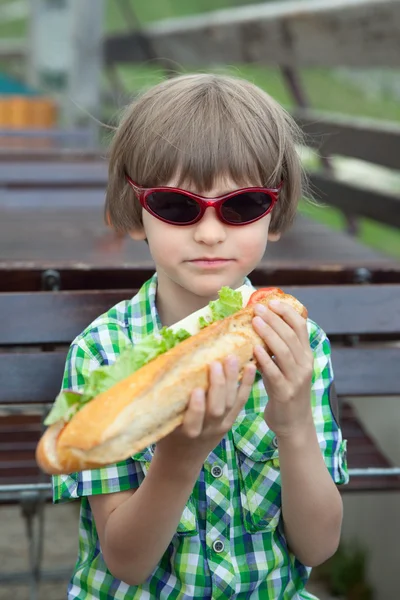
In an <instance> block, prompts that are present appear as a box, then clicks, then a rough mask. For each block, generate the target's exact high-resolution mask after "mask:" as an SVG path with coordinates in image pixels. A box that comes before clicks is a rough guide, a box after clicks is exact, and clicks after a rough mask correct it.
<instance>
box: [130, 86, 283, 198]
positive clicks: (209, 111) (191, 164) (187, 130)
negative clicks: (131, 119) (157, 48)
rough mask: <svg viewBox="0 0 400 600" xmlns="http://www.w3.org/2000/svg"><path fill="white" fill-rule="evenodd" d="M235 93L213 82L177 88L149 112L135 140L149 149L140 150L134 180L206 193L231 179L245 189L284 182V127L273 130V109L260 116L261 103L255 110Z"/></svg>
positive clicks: (136, 150) (247, 101)
mask: <svg viewBox="0 0 400 600" xmlns="http://www.w3.org/2000/svg"><path fill="white" fill-rule="evenodd" d="M171 91H172V90H171ZM179 92H180V93H179ZM182 92H183V93H182ZM229 92H231V93H229ZM232 92H233V90H227V89H226V86H225V87H222V86H219V85H218V81H217V80H216V81H215V82H213V85H210V80H209V79H207V81H205V82H204V85H203V86H201V85H200V86H199V85H197V86H196V87H195V88H192V89H191V90H187V89H186V90H176V96H175V97H173V96H172V98H171V101H170V102H168V101H167V102H165V103H164V105H163V106H157V111H154V112H151V111H147V115H146V119H144V122H143V123H142V131H141V132H138V135H137V136H135V137H136V140H140V139H142V140H145V144H146V145H143V147H142V148H138V147H136V149H135V153H134V154H135V160H134V161H132V162H133V163H134V164H132V165H131V169H130V172H131V173H132V175H131V176H132V177H133V179H135V177H136V179H137V180H138V183H139V184H140V185H142V186H145V187H151V186H156V185H166V184H167V183H168V182H169V181H171V180H174V182H175V183H176V184H177V185H179V186H182V185H184V184H186V185H190V186H193V187H194V189H196V190H197V191H198V192H200V193H201V192H208V191H209V190H210V189H212V188H213V186H214V184H215V183H216V181H217V180H220V179H221V178H228V177H229V178H230V179H232V180H233V181H234V182H235V183H236V184H237V185H239V186H244V185H254V186H259V185H261V186H270V185H272V186H273V185H275V184H278V183H279V176H280V173H281V171H282V160H283V156H284V150H283V148H280V145H281V144H279V143H278V144H277V141H276V137H277V135H278V137H279V131H278V129H279V128H278V127H277V126H276V123H272V127H271V122H270V121H271V115H270V114H267V113H268V112H271V111H270V109H271V107H270V105H268V106H267V103H266V107H265V108H266V109H267V108H268V110H265V111H264V115H263V114H262V113H261V114H260V104H259V103H258V106H257V107H254V106H252V103H251V102H250V103H249V98H248V95H246V97H241V95H240V94H238V90H237V88H236V90H235V93H232ZM258 100H259V99H258ZM177 114H179V115H180V118H179V120H177V118H176V115H177ZM266 123H268V126H266ZM282 141H283V140H282Z"/></svg>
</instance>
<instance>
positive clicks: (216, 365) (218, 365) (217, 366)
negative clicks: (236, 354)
mask: <svg viewBox="0 0 400 600" xmlns="http://www.w3.org/2000/svg"><path fill="white" fill-rule="evenodd" d="M212 365H213V367H212V368H213V371H214V373H215V374H216V375H222V365H221V363H219V362H215V363H212Z"/></svg>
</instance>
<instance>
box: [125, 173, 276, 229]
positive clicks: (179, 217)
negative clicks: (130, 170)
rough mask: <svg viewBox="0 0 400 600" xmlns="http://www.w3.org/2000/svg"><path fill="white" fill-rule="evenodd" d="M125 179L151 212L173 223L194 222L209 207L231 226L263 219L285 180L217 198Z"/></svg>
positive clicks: (187, 223)
mask: <svg viewBox="0 0 400 600" xmlns="http://www.w3.org/2000/svg"><path fill="white" fill-rule="evenodd" d="M125 177H126V180H127V182H128V183H129V185H130V186H131V187H132V189H133V190H134V192H135V194H136V195H137V196H138V198H139V201H140V204H141V205H142V206H143V208H144V209H145V210H147V212H149V213H150V214H151V215H153V216H154V217H156V218H157V219H160V221H164V222H165V223H169V224H170V225H193V223H197V221H200V219H201V218H202V216H203V215H204V213H205V211H206V208H208V207H210V206H211V207H212V208H215V210H216V212H217V215H218V218H219V219H220V220H221V221H222V222H223V223H226V224H228V225H248V224H249V223H254V221H258V220H259V219H262V218H263V217H265V216H266V215H268V213H270V212H271V210H272V209H273V208H274V205H275V203H276V201H277V200H278V196H279V191H280V189H281V187H282V185H283V182H281V183H280V185H279V186H278V187H277V188H274V189H268V188H264V187H249V188H243V189H240V190H235V191H234V192H230V193H229V194H224V195H223V196H218V197H217V198H205V197H204V196H199V195H198V194H192V193H191V192H187V191H186V190H181V189H179V188H174V187H162V186H160V187H153V188H143V187H140V186H139V185H137V184H136V183H135V182H134V181H132V179H131V178H130V177H129V175H127V174H125Z"/></svg>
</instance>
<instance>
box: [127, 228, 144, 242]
mask: <svg viewBox="0 0 400 600" xmlns="http://www.w3.org/2000/svg"><path fill="white" fill-rule="evenodd" d="M129 236H130V237H131V238H132V239H133V240H135V241H136V242H142V241H143V240H145V239H146V232H145V230H144V227H138V228H137V229H133V230H132V231H130V232H129Z"/></svg>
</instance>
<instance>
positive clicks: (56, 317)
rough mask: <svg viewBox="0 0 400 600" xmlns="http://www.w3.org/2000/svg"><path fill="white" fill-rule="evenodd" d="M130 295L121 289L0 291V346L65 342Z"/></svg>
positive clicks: (69, 340) (68, 341)
mask: <svg viewBox="0 0 400 600" xmlns="http://www.w3.org/2000/svg"><path fill="white" fill-rule="evenodd" d="M130 297H131V293H127V292H126V291H124V290H117V291H108V290H104V291H101V292H99V291H90V292H38V293H35V294H29V293H26V294H1V295H0V314H1V315H7V318H4V323H2V326H1V327H0V345H5V344H14V345H15V344H17V345H18V344H69V343H70V342H71V341H72V340H73V338H74V337H75V336H77V335H78V334H79V333H81V332H82V331H83V329H85V327H87V325H89V324H90V323H91V322H92V321H93V320H94V319H95V318H96V317H98V316H100V315H101V314H102V313H103V312H105V311H107V310H108V309H109V308H111V307H112V306H114V305H115V304H117V303H118V302H120V301H122V300H125V299H127V298H130ZM2 310H5V311H6V312H2Z"/></svg>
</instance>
